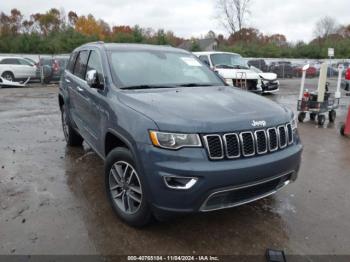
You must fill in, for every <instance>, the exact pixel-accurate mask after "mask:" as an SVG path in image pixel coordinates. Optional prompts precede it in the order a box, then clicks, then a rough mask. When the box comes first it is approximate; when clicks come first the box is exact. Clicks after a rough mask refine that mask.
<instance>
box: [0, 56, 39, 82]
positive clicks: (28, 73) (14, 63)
mask: <svg viewBox="0 0 350 262" xmlns="http://www.w3.org/2000/svg"><path fill="white" fill-rule="evenodd" d="M36 71H37V66H36V65H35V64H33V63H32V62H30V61H28V60H27V59H24V58H22V57H0V76H1V77H2V78H4V79H6V80H8V81H15V80H26V79H28V78H31V79H33V78H36Z"/></svg>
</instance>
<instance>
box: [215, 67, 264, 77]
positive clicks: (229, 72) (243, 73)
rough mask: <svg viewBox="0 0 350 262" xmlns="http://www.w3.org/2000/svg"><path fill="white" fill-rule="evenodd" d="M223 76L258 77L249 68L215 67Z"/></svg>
mask: <svg viewBox="0 0 350 262" xmlns="http://www.w3.org/2000/svg"><path fill="white" fill-rule="evenodd" d="M215 70H216V71H217V72H218V73H219V74H220V75H221V76H222V77H223V78H229V79H236V78H246V79H259V75H258V74H257V73H256V72H254V71H251V70H249V69H223V68H216V69H215Z"/></svg>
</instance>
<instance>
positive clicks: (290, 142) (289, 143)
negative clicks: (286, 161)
mask: <svg viewBox="0 0 350 262" xmlns="http://www.w3.org/2000/svg"><path fill="white" fill-rule="evenodd" d="M288 126H290V130H291V131H292V140H291V141H289V129H288ZM286 128H287V134H288V145H291V144H293V143H294V132H293V128H292V124H291V123H288V124H287V125H286Z"/></svg>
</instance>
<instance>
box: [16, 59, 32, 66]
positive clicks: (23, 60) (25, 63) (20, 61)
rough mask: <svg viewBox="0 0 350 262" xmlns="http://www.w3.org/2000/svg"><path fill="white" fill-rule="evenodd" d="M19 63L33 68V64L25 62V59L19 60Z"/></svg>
mask: <svg viewBox="0 0 350 262" xmlns="http://www.w3.org/2000/svg"><path fill="white" fill-rule="evenodd" d="M19 63H20V64H21V65H27V66H32V64H31V63H30V62H29V61H27V60H25V59H19Z"/></svg>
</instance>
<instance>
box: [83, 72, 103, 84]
mask: <svg viewBox="0 0 350 262" xmlns="http://www.w3.org/2000/svg"><path fill="white" fill-rule="evenodd" d="M86 83H87V84H88V85H89V86H90V87H91V88H96V89H102V88H103V84H102V83H101V81H100V79H99V76H98V73H97V71H96V70H89V71H87V73H86Z"/></svg>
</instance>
